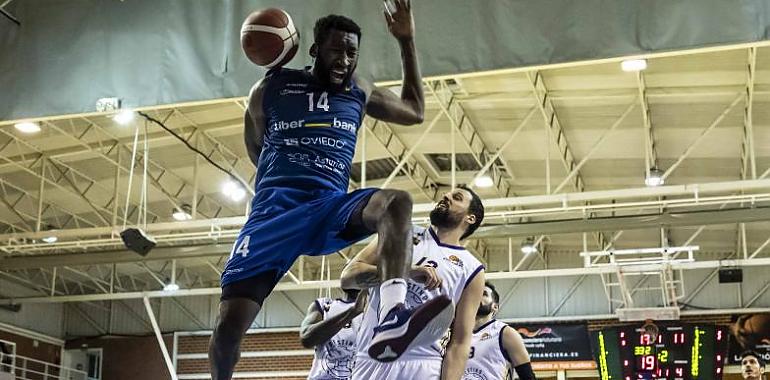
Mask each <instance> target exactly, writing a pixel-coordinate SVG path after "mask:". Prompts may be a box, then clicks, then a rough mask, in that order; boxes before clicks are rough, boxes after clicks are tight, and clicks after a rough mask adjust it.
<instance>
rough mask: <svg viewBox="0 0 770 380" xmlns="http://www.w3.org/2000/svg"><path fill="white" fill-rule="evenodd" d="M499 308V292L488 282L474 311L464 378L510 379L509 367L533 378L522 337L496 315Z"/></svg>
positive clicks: (527, 379)
mask: <svg viewBox="0 0 770 380" xmlns="http://www.w3.org/2000/svg"><path fill="white" fill-rule="evenodd" d="M499 310H500V294H499V293H497V290H496V289H495V287H494V286H493V285H492V284H490V283H489V282H487V283H486V284H485V285H484V294H483V296H482V297H481V303H480V304H479V310H478V312H476V325H475V326H474V328H473V340H472V343H471V353H470V356H469V357H468V364H467V366H466V368H465V373H464V374H463V380H504V379H506V378H509V379H513V374H512V373H510V372H511V370H510V369H511V367H513V368H514V369H515V370H516V374H517V375H519V379H521V380H536V379H535V373H534V372H533V371H532V365H531V364H530V363H529V353H528V352H527V348H526V347H525V346H524V340H523V339H522V338H521V335H519V333H518V332H516V331H515V330H514V329H513V328H512V327H510V326H508V324H506V323H504V322H500V321H498V320H496V319H495V315H497V312H498V311H499ZM507 375H510V377H506V376H507Z"/></svg>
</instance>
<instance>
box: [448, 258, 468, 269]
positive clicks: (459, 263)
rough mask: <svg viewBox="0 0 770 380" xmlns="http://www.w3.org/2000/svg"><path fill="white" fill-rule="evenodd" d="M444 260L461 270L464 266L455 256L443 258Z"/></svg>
mask: <svg viewBox="0 0 770 380" xmlns="http://www.w3.org/2000/svg"><path fill="white" fill-rule="evenodd" d="M444 260H446V261H449V262H450V263H452V264H454V265H457V266H458V267H460V268H462V267H463V266H464V265H465V264H463V261H462V260H460V258H459V257H457V256H455V255H449V257H445V258H444Z"/></svg>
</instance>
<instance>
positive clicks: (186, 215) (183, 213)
mask: <svg viewBox="0 0 770 380" xmlns="http://www.w3.org/2000/svg"><path fill="white" fill-rule="evenodd" d="M171 216H172V217H173V218H174V220H176V221H178V222H183V221H185V220H190V219H192V215H190V205H188V204H186V203H185V204H183V205H181V206H179V208H175V209H174V211H173V212H172V213H171Z"/></svg>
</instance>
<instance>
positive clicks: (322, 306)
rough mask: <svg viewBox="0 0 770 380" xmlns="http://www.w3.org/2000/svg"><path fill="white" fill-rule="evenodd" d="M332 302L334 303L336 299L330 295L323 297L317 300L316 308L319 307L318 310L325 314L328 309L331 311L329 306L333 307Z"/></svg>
mask: <svg viewBox="0 0 770 380" xmlns="http://www.w3.org/2000/svg"><path fill="white" fill-rule="evenodd" d="M332 303H334V300H333V299H331V298H329V297H321V298H317V299H316V300H315V305H316V308H317V309H318V311H320V312H321V313H324V314H325V313H326V312H327V311H329V308H331V306H332Z"/></svg>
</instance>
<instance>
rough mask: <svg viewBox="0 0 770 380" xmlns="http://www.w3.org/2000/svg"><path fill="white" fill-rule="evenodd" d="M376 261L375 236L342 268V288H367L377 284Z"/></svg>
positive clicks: (378, 279)
mask: <svg viewBox="0 0 770 380" xmlns="http://www.w3.org/2000/svg"><path fill="white" fill-rule="evenodd" d="M378 262H379V256H378V255H377V239H376V238H375V239H374V240H372V242H371V243H369V244H368V245H367V246H366V247H364V249H362V250H361V251H360V252H358V253H357V254H356V256H355V257H353V259H352V260H350V262H349V263H348V264H347V265H346V266H345V268H343V269H342V275H341V277H340V287H341V288H343V289H369V288H371V287H374V286H379V285H380V273H379V271H378V270H377V263H378Z"/></svg>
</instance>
